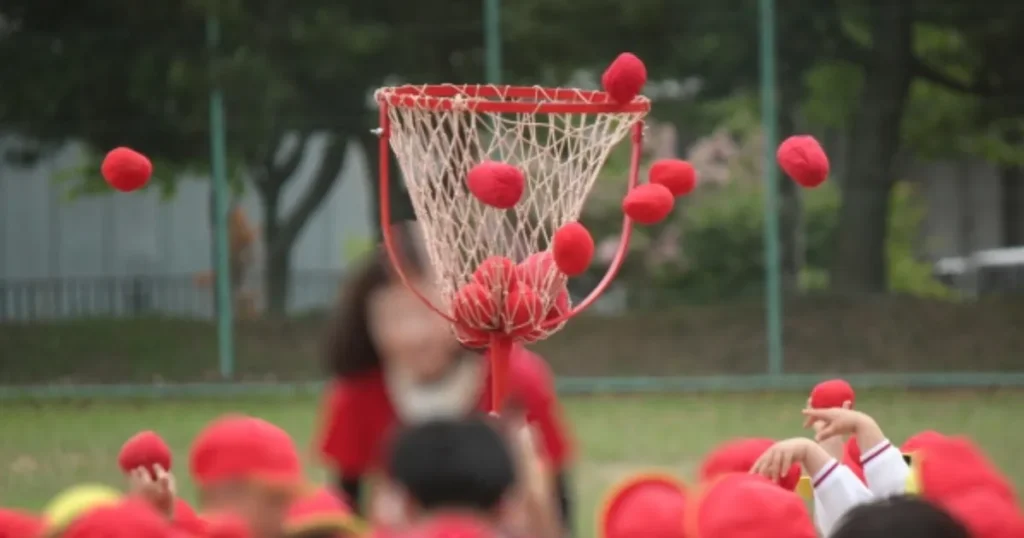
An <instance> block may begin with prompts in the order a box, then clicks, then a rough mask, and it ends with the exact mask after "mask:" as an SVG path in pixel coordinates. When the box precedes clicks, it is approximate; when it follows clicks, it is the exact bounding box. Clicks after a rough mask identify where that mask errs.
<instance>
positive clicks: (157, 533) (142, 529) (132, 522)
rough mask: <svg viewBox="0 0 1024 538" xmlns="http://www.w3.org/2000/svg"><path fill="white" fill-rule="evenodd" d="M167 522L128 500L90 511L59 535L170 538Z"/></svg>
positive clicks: (147, 507) (145, 506) (64, 537)
mask: <svg viewBox="0 0 1024 538" xmlns="http://www.w3.org/2000/svg"><path fill="white" fill-rule="evenodd" d="M173 536H174V533H173V532H172V529H171V526H170V525H168V524H167V521H166V520H164V519H163V518H162V517H160V515H159V514H157V513H156V511H154V510H153V508H152V507H151V506H150V505H149V504H148V503H146V502H145V501H142V500H139V499H129V500H126V501H122V502H120V503H118V504H115V505H108V506H101V507H98V508H94V509H92V510H90V511H88V512H86V513H85V514H83V515H82V516H81V517H79V518H77V519H76V520H75V521H74V522H73V523H71V525H69V526H68V528H67V529H65V530H64V532H63V533H61V537H62V538H172V537H173Z"/></svg>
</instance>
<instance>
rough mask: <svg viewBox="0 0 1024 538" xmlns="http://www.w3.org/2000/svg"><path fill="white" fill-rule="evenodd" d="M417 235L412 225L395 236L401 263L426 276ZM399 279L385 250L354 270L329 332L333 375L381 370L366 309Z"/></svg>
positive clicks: (409, 271)
mask: <svg viewBox="0 0 1024 538" xmlns="http://www.w3.org/2000/svg"><path fill="white" fill-rule="evenodd" d="M415 232H416V230H415V229H414V228H413V226H412V225H411V224H408V223H403V224H397V225H395V226H394V227H393V228H392V232H391V237H392V240H393V242H394V247H395V254H397V256H398V261H399V262H400V263H401V264H402V269H403V270H404V271H405V272H406V274H407V275H410V276H411V275H414V274H416V273H420V272H422V270H423V267H424V262H425V260H423V256H422V255H421V254H420V249H419V245H418V244H417V241H418V237H417V235H416V233H415ZM396 278H397V276H396V275H394V269H393V268H392V267H391V261H390V259H388V255H387V252H386V251H385V250H384V247H383V246H382V247H380V248H378V249H376V250H375V251H374V252H373V253H372V254H371V255H370V256H368V257H367V258H366V259H365V260H363V261H362V262H361V263H360V264H358V265H357V266H356V267H355V269H353V270H352V272H351V273H350V275H349V276H348V278H347V279H346V282H345V285H344V290H343V292H342V297H341V300H340V302H339V303H338V305H337V307H336V308H335V311H334V313H333V315H332V316H331V320H330V322H329V325H328V328H327V338H326V339H325V345H324V359H325V360H324V362H325V365H326V367H327V370H328V372H329V373H330V374H332V375H334V376H336V377H350V376H353V375H357V374H361V373H364V372H367V371H370V370H373V369H375V368H378V367H379V366H380V355H379V354H378V352H377V347H376V346H375V345H374V344H373V338H372V337H371V336H370V326H369V321H368V319H367V315H366V306H367V303H368V302H369V300H370V297H371V296H372V295H373V294H374V292H376V291H377V290H379V289H381V288H383V287H385V286H387V285H389V284H390V283H391V282H393V279H396Z"/></svg>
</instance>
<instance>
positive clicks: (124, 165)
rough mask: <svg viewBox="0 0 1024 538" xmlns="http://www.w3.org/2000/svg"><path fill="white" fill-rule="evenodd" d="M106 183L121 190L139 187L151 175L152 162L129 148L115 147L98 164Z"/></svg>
mask: <svg viewBox="0 0 1024 538" xmlns="http://www.w3.org/2000/svg"><path fill="white" fill-rule="evenodd" d="M100 172H101V173H102V174H103V179H105V180H106V181H107V184H108V185H110V186H111V187H113V188H114V189H116V190H119V191H121V192H131V191H134V190H138V189H141V188H142V187H144V186H145V185H146V183H147V182H149V178H150V176H152V175H153V163H151V162H149V159H148V158H146V156H145V155H143V154H141V153H139V152H137V151H135V150H133V149H129V148H115V149H113V150H111V151H110V153H107V156H106V157H104V158H103V164H102V165H101V166H100Z"/></svg>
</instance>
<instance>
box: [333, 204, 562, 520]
mask: <svg viewBox="0 0 1024 538" xmlns="http://www.w3.org/2000/svg"><path fill="white" fill-rule="evenodd" d="M392 237H393V239H394V241H395V243H396V246H395V250H396V252H397V254H398V258H399V260H400V262H401V264H402V268H403V270H404V271H405V272H406V274H407V276H408V277H409V280H410V283H411V284H412V285H413V286H415V287H416V288H417V289H418V290H420V291H421V292H422V293H423V294H424V295H425V296H427V297H428V298H431V299H432V300H434V301H435V304H436V300H437V293H438V290H437V288H436V286H435V281H434V279H433V275H432V274H431V270H430V268H429V266H428V262H427V260H426V255H425V252H424V251H423V243H422V241H421V240H420V238H419V230H418V229H417V228H416V227H415V226H414V225H411V224H405V225H399V226H396V228H395V229H394V231H393V232H392ZM325 354H326V362H327V366H328V368H329V370H330V373H331V374H332V376H333V378H334V379H333V381H332V382H331V383H330V384H329V386H328V388H327V391H326V394H325V397H324V401H323V408H322V416H321V426H320V431H319V434H318V445H317V450H318V451H319V454H320V456H321V457H322V459H323V461H324V462H325V463H326V464H327V465H329V466H330V467H332V468H333V469H334V471H335V473H336V476H337V480H338V485H339V488H340V489H341V490H342V491H343V492H344V493H345V494H346V495H347V496H348V497H349V499H350V500H351V502H352V505H353V507H354V508H356V509H357V510H358V507H359V505H360V504H362V502H363V501H364V500H365V499H362V498H361V490H362V488H363V485H364V482H365V481H366V479H367V477H369V476H371V475H372V474H374V473H375V472H376V471H380V470H381V468H382V464H383V461H382V458H383V457H384V455H385V452H384V451H385V448H386V443H387V439H388V437H389V435H390V434H391V432H392V431H393V430H394V429H395V428H396V426H399V425H408V424H417V423H422V422H424V421H428V420H433V419H438V418H448V417H460V416H467V415H469V414H471V413H473V412H476V411H486V410H488V409H489V404H490V390H491V382H490V372H489V366H488V364H489V363H488V361H487V360H486V353H485V354H483V355H482V354H480V353H478V352H475V351H472V350H467V349H465V348H463V347H462V346H461V345H460V344H459V342H458V341H457V340H456V339H455V337H454V336H453V334H452V332H451V330H450V328H449V327H448V324H447V322H446V321H445V320H444V319H443V318H442V317H441V316H438V315H437V313H435V312H433V311H432V310H430V309H429V308H428V307H427V306H426V305H424V304H423V303H422V302H421V301H420V299H419V298H418V297H416V295H415V294H414V293H412V292H411V291H410V290H408V289H407V288H406V287H405V286H404V285H403V284H402V282H401V281H400V280H399V279H398V277H397V275H396V274H395V273H394V269H393V267H392V266H391V264H390V262H389V260H388V257H387V254H386V253H384V252H383V251H378V252H375V253H374V254H373V255H372V256H371V257H370V258H369V259H368V260H366V261H365V262H364V263H363V264H362V265H361V266H359V267H357V268H356V269H355V270H354V271H353V272H352V274H351V277H350V278H349V280H348V282H347V286H346V290H345V295H344V297H343V298H342V300H341V302H340V303H339V305H338V307H337V309H336V312H335V314H334V316H333V319H332V321H331V324H330V327H329V331H328V338H327V345H326V353H325ZM508 376H509V378H508V390H509V400H510V401H511V402H515V403H517V404H518V405H519V406H521V407H522V408H523V409H525V412H526V417H527V420H528V421H529V422H530V423H531V425H532V427H533V428H534V429H535V430H536V431H537V432H538V437H539V440H538V444H539V446H540V452H541V454H542V456H543V458H544V459H545V462H546V465H547V467H548V468H549V469H551V471H552V473H553V475H554V476H555V479H554V480H555V488H556V491H557V492H558V495H557V496H558V502H559V506H560V513H561V516H562V520H563V521H564V522H568V521H569V505H570V502H569V485H568V476H567V469H568V466H569V463H570V458H571V446H570V439H569V435H568V432H567V431H566V427H565V424H564V421H563V418H562V411H561V406H560V405H559V403H558V400H557V397H556V395H555V390H554V381H553V379H552V374H551V371H550V369H549V368H548V366H547V364H546V363H545V362H544V360H543V359H541V358H540V357H539V356H537V355H536V354H534V353H531V352H529V351H527V350H526V349H524V348H523V347H521V346H516V347H515V348H513V351H512V355H511V357H510V364H509V374H508Z"/></svg>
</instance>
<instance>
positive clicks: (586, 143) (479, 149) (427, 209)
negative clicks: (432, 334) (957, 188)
mask: <svg viewBox="0 0 1024 538" xmlns="http://www.w3.org/2000/svg"><path fill="white" fill-rule="evenodd" d="M439 88H440V89H441V90H443V91H442V94H443V95H442V96H441V97H439V93H438V89H439ZM485 94H486V95H485ZM513 94H514V95H513ZM376 98H377V100H378V102H381V103H385V102H386V103H389V104H388V109H387V110H388V118H389V121H390V129H389V137H390V144H391V148H392V150H393V151H394V153H395V155H396V156H397V159H398V163H399V166H400V168H401V171H402V175H403V178H404V181H405V185H406V188H407V189H408V192H409V195H410V198H411V200H412V204H413V208H414V210H415V212H416V217H417V220H418V221H419V222H420V224H421V226H422V231H423V234H424V240H425V243H426V251H427V255H428V258H429V260H430V262H431V265H432V266H433V269H434V273H435V275H436V278H437V284H438V287H439V289H440V295H441V303H442V304H440V305H437V306H438V307H439V308H440V309H442V310H443V311H446V312H449V313H451V314H452V315H453V316H454V317H456V318H458V317H459V316H458V315H457V314H460V313H461V317H462V319H463V320H465V319H466V318H470V319H469V321H470V322H469V326H470V327H472V328H475V329H480V330H483V331H490V330H500V331H504V332H506V333H509V334H512V335H515V336H516V337H519V338H522V339H526V340H531V341H532V340H537V339H540V338H544V337H545V336H547V335H549V334H551V333H552V332H554V331H555V330H557V328H558V327H545V326H544V325H545V323H544V322H545V320H553V319H555V318H557V317H559V315H561V314H565V313H566V312H568V309H569V307H570V305H569V303H568V300H567V299H568V294H567V293H566V292H565V279H566V277H565V275H563V274H561V273H560V272H559V271H558V269H557V267H555V265H554V264H553V263H550V262H549V260H550V258H549V254H546V253H548V252H549V250H550V248H551V239H552V236H553V234H554V232H555V231H556V230H557V229H558V228H559V227H560V226H562V225H563V224H565V223H567V222H570V221H575V220H577V219H578V218H579V216H580V213H581V211H582V210H583V206H584V203H585V201H586V198H587V195H588V193H589V192H590V190H591V188H592V187H593V186H594V182H595V181H596V180H597V177H598V173H599V172H600V170H601V167H602V166H603V165H604V163H605V161H606V160H607V158H608V156H609V154H610V153H611V151H612V150H613V149H614V148H615V146H616V145H617V144H618V143H619V142H621V141H622V140H623V138H625V137H626V136H627V135H628V134H629V133H630V130H631V129H632V128H633V127H634V125H636V123H637V122H638V121H640V120H641V119H642V118H643V116H644V115H645V114H646V109H647V107H643V109H642V111H635V110H638V109H639V108H640V107H633V108H632V111H625V112H623V111H613V112H598V113H590V112H582V111H581V110H582V109H585V108H587V107H586V106H579V107H577V108H576V111H574V112H571V113H569V112H553V113H549V112H545V111H544V110H543V109H544V108H549V109H550V108H562V109H569V108H572V107H550V106H547V107H545V106H544V105H546V104H547V105H550V104H556V105H558V104H579V105H592V104H602V103H607V97H606V96H605V95H604V94H603V93H600V92H590V91H584V90H566V89H557V90H556V89H545V88H539V87H537V88H515V89H513V88H505V87H496V86H477V85H472V86H468V85H467V86H455V85H445V86H422V87H419V86H415V87H414V86H402V87H397V88H383V89H380V90H378V91H377V93H376ZM495 102H504V103H521V104H522V103H535V104H536V105H537V107H536V108H535V109H531V110H530V111H529V112H523V110H525V109H527V107H523V106H519V107H514V108H517V111H516V112H494V111H485V110H481V109H485V108H488V107H487V106H486V105H485V106H481V104H484V103H495ZM636 102H643V103H646V99H644V98H638V101H636ZM492 108H493V107H492ZM590 108H598V109H599V108H601V107H590ZM604 108H605V109H610V107H608V106H605V107H604ZM483 161H501V162H504V163H508V164H511V165H514V166H517V167H519V168H520V169H521V170H522V171H523V172H524V173H525V176H526V190H525V192H524V194H523V197H522V198H521V199H520V201H519V203H518V204H517V205H516V206H515V207H513V208H512V209H508V210H500V209H495V208H493V207H490V206H487V205H485V204H483V203H481V202H480V201H479V200H477V198H476V197H474V196H473V195H472V194H471V193H470V192H469V190H468V188H467V186H466V176H467V174H468V173H469V171H470V169H472V168H473V167H474V166H475V165H477V164H479V163H481V162H483ZM531 255H532V257H531ZM495 257H499V258H507V259H510V260H512V261H513V262H516V263H518V268H517V269H516V270H515V271H512V270H510V269H509V268H508V267H507V266H504V265H501V264H497V263H494V264H492V265H491V269H490V276H491V278H490V279H489V280H488V295H489V296H488V297H486V298H479V297H470V298H468V303H470V304H469V305H466V304H463V308H462V309H461V311H460V312H456V311H455V310H457V309H456V308H455V306H456V304H455V303H458V302H459V301H457V300H456V296H457V294H458V292H459V290H460V289H462V288H463V286H465V285H466V284H467V283H469V282H470V281H471V279H473V275H474V272H475V271H477V270H478V268H480V266H481V264H483V263H485V261H486V260H488V259H491V260H490V261H488V263H489V264H491V262H494V261H495V260H494V258H495ZM528 257H531V260H530V261H528V262H526V263H523V262H524V261H525V260H526V259H527V258H528ZM545 258H547V259H545ZM510 272H511V273H513V274H507V273H510ZM517 281H518V282H522V281H526V282H528V283H529V284H530V285H529V287H530V288H531V289H532V291H533V293H532V294H531V293H525V294H523V293H514V292H513V291H514V290H513V288H516V287H517V284H516V282H517ZM459 297H460V298H462V296H461V295H460V296H459ZM463 299H465V298H463ZM466 302H467V301H462V303H466ZM556 314H558V315H556ZM456 334H457V335H458V336H459V338H460V340H463V341H464V342H465V341H466V340H467V339H468V340H471V339H472V337H471V336H470V335H467V334H465V333H461V334H460V331H459V330H458V328H457V330H456ZM467 343H468V342H467Z"/></svg>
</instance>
